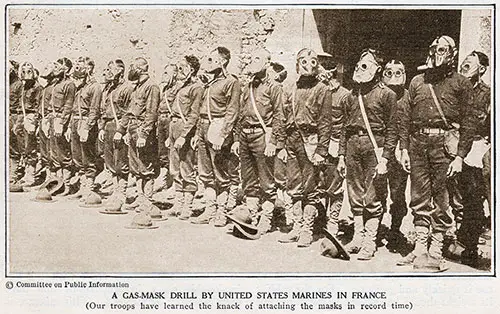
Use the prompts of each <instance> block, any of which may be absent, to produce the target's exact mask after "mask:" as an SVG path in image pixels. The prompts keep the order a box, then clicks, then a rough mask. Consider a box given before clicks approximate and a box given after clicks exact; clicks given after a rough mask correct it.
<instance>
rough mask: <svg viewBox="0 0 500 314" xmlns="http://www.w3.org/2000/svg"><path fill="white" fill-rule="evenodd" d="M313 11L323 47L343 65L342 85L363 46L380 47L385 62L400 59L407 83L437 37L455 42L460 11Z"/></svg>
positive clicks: (346, 84) (335, 61) (347, 81)
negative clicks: (445, 36) (440, 36)
mask: <svg viewBox="0 0 500 314" xmlns="http://www.w3.org/2000/svg"><path fill="white" fill-rule="evenodd" d="M313 14H314V19H315V21H316V25H317V27H318V31H319V34H320V38H321V43H322V45H323V49H324V50H325V52H328V53H330V54H331V55H333V60H332V61H333V62H334V63H338V64H340V65H342V66H343V71H344V74H343V77H344V83H343V84H344V85H345V86H346V87H350V86H351V85H352V81H351V77H352V72H353V69H354V65H355V64H356V62H357V60H358V58H359V54H360V52H361V51H362V50H363V49H364V48H368V47H370V48H375V49H379V50H381V51H382V52H383V54H384V56H385V59H386V60H388V61H389V60H391V59H399V60H401V61H402V62H403V63H404V64H405V66H406V72H407V83H409V82H410V80H411V78H412V77H413V76H415V75H416V74H417V66H419V65H421V64H423V62H425V59H426V57H427V53H428V47H429V44H430V43H431V42H432V40H434V39H435V38H436V37H437V36H439V35H444V34H445V35H448V36H451V37H452V38H453V39H454V40H455V42H456V44H457V47H458V45H459V42H458V40H459V38H460V22H461V11H460V10H313Z"/></svg>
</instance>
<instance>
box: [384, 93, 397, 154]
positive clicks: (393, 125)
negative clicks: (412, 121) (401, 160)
mask: <svg viewBox="0 0 500 314" xmlns="http://www.w3.org/2000/svg"><path fill="white" fill-rule="evenodd" d="M383 97H384V99H383V104H384V106H385V112H386V127H385V140H384V152H383V153H382V157H384V158H385V159H387V160H389V159H391V158H392V156H394V149H395V148H396V145H397V143H398V139H399V136H398V104H397V95H396V93H394V92H393V91H391V90H389V89H387V90H386V92H385V93H384V94H383Z"/></svg>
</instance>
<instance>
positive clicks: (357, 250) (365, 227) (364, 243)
mask: <svg viewBox="0 0 500 314" xmlns="http://www.w3.org/2000/svg"><path fill="white" fill-rule="evenodd" d="M379 225H380V217H370V218H368V219H366V221H364V218H363V215H355V216H354V234H353V237H352V241H351V242H349V243H348V244H347V245H346V251H347V252H348V253H351V254H358V260H361V261H368V260H371V259H372V258H373V256H374V255H375V252H376V251H377V244H376V240H377V233H378V228H379Z"/></svg>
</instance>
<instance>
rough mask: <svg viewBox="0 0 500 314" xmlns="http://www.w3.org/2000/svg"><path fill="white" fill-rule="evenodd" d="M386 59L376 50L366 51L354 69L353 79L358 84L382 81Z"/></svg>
mask: <svg viewBox="0 0 500 314" xmlns="http://www.w3.org/2000/svg"><path fill="white" fill-rule="evenodd" d="M383 63H384V59H383V58H382V56H381V53H380V51H378V50H375V49H371V48H368V49H364V50H363V51H362V52H361V56H360V57H359V61H358V63H357V64H356V67H355V68H354V73H353V76H352V79H353V81H354V82H356V83H358V84H363V83H369V82H372V81H373V80H378V79H380V76H381V75H382V65H383Z"/></svg>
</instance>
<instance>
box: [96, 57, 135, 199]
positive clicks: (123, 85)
mask: <svg viewBox="0 0 500 314" xmlns="http://www.w3.org/2000/svg"><path fill="white" fill-rule="evenodd" d="M124 73H125V64H124V63H123V61H122V60H120V59H116V60H113V61H110V62H108V66H107V67H106V68H105V69H104V73H103V76H104V81H105V86H104V90H103V95H102V101H101V103H100V112H101V116H100V120H99V130H100V131H99V141H101V142H102V143H103V151H104V162H105V164H106V168H107V169H109V171H110V172H111V174H112V176H113V179H112V182H113V192H112V194H111V196H110V197H109V198H108V200H107V204H106V207H107V208H110V207H113V208H120V207H121V206H122V205H123V204H124V203H125V190H126V187H127V179H128V174H129V166H128V147H127V145H125V143H124V142H123V141H116V142H115V141H113V137H114V135H115V133H116V130H117V128H119V126H120V119H121V118H122V117H123V115H124V114H125V112H126V111H127V109H128V105H129V103H130V95H131V93H132V89H133V87H132V85H131V84H129V83H127V82H125V79H124Z"/></svg>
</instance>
